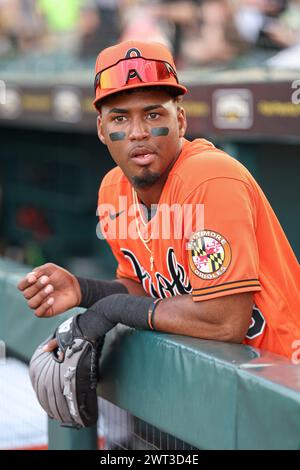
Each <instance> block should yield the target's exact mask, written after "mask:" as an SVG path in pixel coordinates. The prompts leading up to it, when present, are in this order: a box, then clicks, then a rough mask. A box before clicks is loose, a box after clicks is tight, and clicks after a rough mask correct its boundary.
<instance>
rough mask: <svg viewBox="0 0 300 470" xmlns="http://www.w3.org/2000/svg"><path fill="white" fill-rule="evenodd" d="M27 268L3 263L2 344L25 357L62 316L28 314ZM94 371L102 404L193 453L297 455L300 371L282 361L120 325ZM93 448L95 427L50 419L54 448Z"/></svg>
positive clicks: (0, 296)
mask: <svg viewBox="0 0 300 470" xmlns="http://www.w3.org/2000/svg"><path fill="white" fill-rule="evenodd" d="M25 272H28V268H25V267H24V266H23V267H22V266H19V265H15V264H13V263H6V262H4V261H1V260H0V305H1V323H0V339H2V340H4V341H5V342H6V345H7V347H8V348H9V349H10V350H11V351H12V352H13V353H16V354H19V355H22V356H23V357H24V358H27V359H28V358H29V357H30V355H31V354H32V352H33V350H34V348H35V347H36V345H37V344H38V343H39V342H40V341H41V340H42V339H44V338H45V337H46V336H47V335H48V334H49V333H50V332H51V331H52V330H53V329H54V328H55V326H56V325H57V323H59V322H61V320H62V316H60V317H58V318H56V319H50V320H48V319H47V320H46V319H36V318H34V316H33V315H32V313H31V312H30V311H29V309H28V308H27V307H26V304H25V302H24V300H23V298H22V296H21V294H20V293H19V292H18V291H17V289H16V288H15V286H16V284H17V282H18V279H19V278H20V277H21V276H22V275H23V274H24V273H25ZM70 313H73V312H68V314H70ZM66 315H67V314H66ZM100 371H101V376H102V380H101V382H100V384H99V394H100V395H101V396H102V397H103V398H105V399H108V400H109V401H111V402H112V403H114V404H116V405H117V406H119V407H120V408H123V409H126V410H128V411H129V412H130V413H131V414H132V415H134V416H136V417H138V418H140V419H142V420H143V421H146V422H148V423H149V424H152V425H153V426H155V427H157V428H159V429H160V430H161V431H164V432H167V433H170V434H172V435H173V436H175V437H178V438H179V439H182V440H184V441H185V442H187V443H189V444H191V445H193V446H195V447H197V448H199V449H300V366H298V365H293V364H291V363H290V362H289V361H288V360H287V359H285V358H283V357H281V356H277V355H274V354H270V353H267V352H262V351H258V350H256V349H253V348H250V347H248V346H244V345H236V344H226V343H221V342H216V341H205V340H198V339H195V338H189V337H184V336H177V335H170V334H162V333H153V332H146V331H135V330H133V329H130V328H127V327H124V326H122V325H118V326H117V327H116V328H115V329H114V330H112V331H111V332H110V333H109V334H108V335H107V338H106V340H105V345H104V349H103V353H102V358H101V362H100ZM95 446H96V438H95V430H83V431H74V430H69V429H63V428H59V427H58V425H57V424H56V423H54V422H51V423H50V427H49V447H50V448H52V449H54V448H61V449H62V448H65V449H72V448H73V449H75V448H81V449H84V448H85V449H91V448H95Z"/></svg>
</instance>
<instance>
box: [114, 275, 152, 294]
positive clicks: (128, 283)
mask: <svg viewBox="0 0 300 470" xmlns="http://www.w3.org/2000/svg"><path fill="white" fill-rule="evenodd" d="M117 282H119V283H121V284H123V286H125V287H126V289H127V291H128V293H129V294H131V295H138V296H140V295H142V296H145V295H146V296H148V294H147V292H145V290H144V288H143V286H142V284H141V283H139V282H136V281H133V280H132V279H129V278H125V277H121V278H118V279H117Z"/></svg>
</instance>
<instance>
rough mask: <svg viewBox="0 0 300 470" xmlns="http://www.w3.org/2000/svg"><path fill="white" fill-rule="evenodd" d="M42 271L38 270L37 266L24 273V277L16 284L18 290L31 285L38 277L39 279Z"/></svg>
mask: <svg viewBox="0 0 300 470" xmlns="http://www.w3.org/2000/svg"><path fill="white" fill-rule="evenodd" d="M43 274H44V273H43V271H42V270H40V269H39V268H35V270H33V271H31V272H30V273H28V274H26V276H25V277H23V278H22V279H21V281H20V282H19V284H18V286H17V287H18V289H19V290H20V291H24V290H25V289H27V288H28V287H30V286H32V285H33V284H35V283H36V281H37V280H38V279H40V278H41V277H42V276H43Z"/></svg>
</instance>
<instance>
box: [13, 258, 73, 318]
mask: <svg viewBox="0 0 300 470" xmlns="http://www.w3.org/2000/svg"><path fill="white" fill-rule="evenodd" d="M18 289H19V290H20V291H21V292H22V294H23V296H24V297H25V299H26V300H27V304H28V306H29V307H30V308H31V309H33V310H34V313H35V315H36V316H38V317H53V316H54V315H58V314H59V313H62V312H65V311H66V310H69V309H70V308H73V307H76V306H77V305H79V304H80V301H81V291H80V286H79V283H78V281H77V279H76V277H75V276H74V275H73V274H71V273H70V272H69V271H67V270H66V269H63V268H61V267H60V266H57V265H56V264H53V263H46V264H44V265H42V266H38V267H37V268H35V269H34V270H33V271H31V272H30V273H28V274H27V275H26V276H25V277H24V278H23V279H22V280H21V281H20V282H19V284H18Z"/></svg>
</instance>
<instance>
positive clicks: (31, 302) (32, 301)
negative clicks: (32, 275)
mask: <svg viewBox="0 0 300 470" xmlns="http://www.w3.org/2000/svg"><path fill="white" fill-rule="evenodd" d="M26 290H27V289H26ZM53 290H54V289H53V286H52V285H51V284H48V285H47V286H46V287H44V288H40V289H39V291H38V292H37V293H36V294H34V295H33V296H31V297H26V298H28V302H27V304H28V307H30V308H34V309H36V308H38V307H39V306H40V305H41V304H42V303H43V302H44V301H45V299H46V298H47V297H48V296H49V294H51V293H52V292H53Z"/></svg>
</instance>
